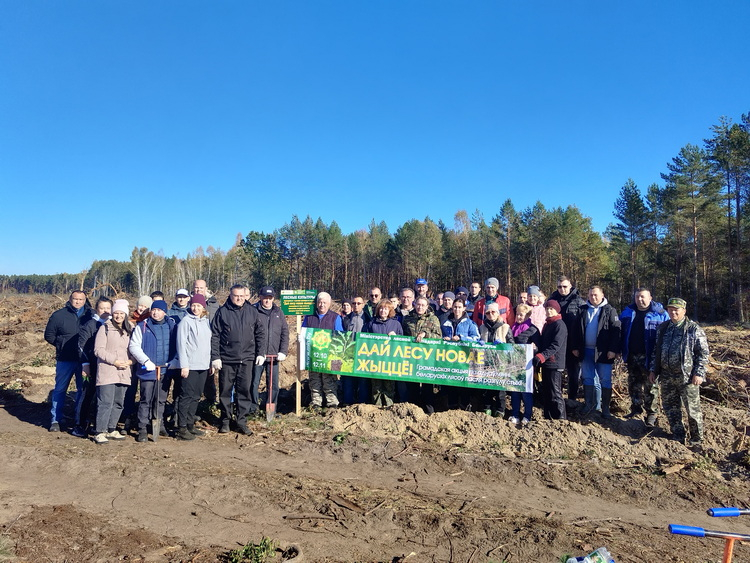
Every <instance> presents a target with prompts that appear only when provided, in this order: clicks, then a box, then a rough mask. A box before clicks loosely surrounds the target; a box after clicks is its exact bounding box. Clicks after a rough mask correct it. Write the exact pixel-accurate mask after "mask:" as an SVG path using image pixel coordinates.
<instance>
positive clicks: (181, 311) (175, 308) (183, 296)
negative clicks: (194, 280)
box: [167, 289, 190, 323]
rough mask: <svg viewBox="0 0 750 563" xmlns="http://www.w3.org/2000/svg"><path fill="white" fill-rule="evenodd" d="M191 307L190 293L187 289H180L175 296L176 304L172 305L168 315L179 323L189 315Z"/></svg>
mask: <svg viewBox="0 0 750 563" xmlns="http://www.w3.org/2000/svg"><path fill="white" fill-rule="evenodd" d="M189 305H190V292H189V291H188V290H187V289H178V290H177V293H175V296H174V303H172V306H171V307H170V308H169V311H167V314H168V315H169V316H170V317H173V318H174V320H175V321H176V322H178V323H179V322H180V321H181V320H182V319H183V318H184V317H185V315H187V314H188V306H189Z"/></svg>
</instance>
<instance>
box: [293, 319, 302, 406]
mask: <svg viewBox="0 0 750 563" xmlns="http://www.w3.org/2000/svg"><path fill="white" fill-rule="evenodd" d="M301 330H302V315H297V381H296V382H295V384H294V398H295V403H296V407H295V411H294V414H296V415H297V416H298V417H301V416H302V370H300V368H299V363H300V360H301V359H302V358H301V357H300V353H301V352H302V346H301V345H300V341H299V333H300V331H301Z"/></svg>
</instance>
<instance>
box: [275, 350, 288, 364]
mask: <svg viewBox="0 0 750 563" xmlns="http://www.w3.org/2000/svg"><path fill="white" fill-rule="evenodd" d="M276 359H277V360H278V361H280V362H283V361H284V360H286V354H284V352H279V353H278V355H277V356H276Z"/></svg>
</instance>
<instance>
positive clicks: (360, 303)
mask: <svg viewBox="0 0 750 563" xmlns="http://www.w3.org/2000/svg"><path fill="white" fill-rule="evenodd" d="M364 304H365V302H364V301H353V302H352V305H364Z"/></svg>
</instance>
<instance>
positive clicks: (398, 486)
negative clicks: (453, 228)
mask: <svg viewBox="0 0 750 563" xmlns="http://www.w3.org/2000/svg"><path fill="white" fill-rule="evenodd" d="M60 304H61V300H60V299H59V298H54V297H50V296H0V384H2V385H3V386H4V390H3V392H2V394H1V395H0V397H2V403H1V404H0V407H2V408H0V452H1V453H0V459H1V460H2V464H1V465H0V539H3V540H4V543H5V545H7V546H8V548H9V549H10V550H11V551H12V553H14V554H15V556H16V560H17V561H33V562H37V561H120V560H126V561H194V562H208V561H217V560H222V557H225V555H226V553H227V552H228V551H229V550H232V549H235V548H237V547H239V546H240V545H242V544H245V543H247V542H254V543H258V542H259V541H260V540H261V538H262V537H263V536H267V537H270V538H272V539H274V540H275V541H276V542H277V544H278V545H279V547H280V548H281V549H286V548H289V547H290V546H295V549H296V550H297V553H298V555H297V557H295V558H288V557H291V556H287V557H285V558H283V557H282V555H281V553H280V552H279V554H278V556H277V557H276V558H274V559H273V560H275V561H281V560H289V561H305V562H318V561H342V562H349V561H409V562H421V561H455V562H459V561H461V562H474V563H478V562H490V561H495V562H500V561H503V560H505V561H508V562H514V563H515V562H519V563H520V562H526V561H540V562H541V561H545V562H552V561H558V560H559V558H560V556H561V555H563V554H566V553H570V554H575V555H581V554H583V553H585V552H588V551H591V550H593V549H595V548H597V547H599V546H607V547H608V549H609V550H610V551H611V552H612V553H613V554H614V556H615V560H616V561H617V562H618V563H620V562H644V561H648V562H656V561H664V562H678V561H684V562H695V561H718V560H720V559H721V553H722V549H723V542H722V541H721V540H711V539H698V538H692V537H686V536H671V535H670V534H669V533H668V531H667V525H668V524H670V523H678V524H686V525H694V526H701V527H705V528H707V529H719V530H729V531H734V532H739V533H744V534H750V521H747V520H744V519H742V518H733V519H725V520H717V519H712V518H710V517H708V516H707V515H706V513H705V510H706V509H707V508H710V507H713V506H741V507H744V506H747V504H748V495H749V494H750V484H748V474H749V472H748V469H747V468H746V466H745V463H747V461H748V451H747V448H748V441H749V439H748V438H747V427H748V424H750V422H749V420H750V417H748V415H747V394H746V392H745V388H744V387H743V386H742V384H741V383H740V382H744V377H745V376H746V375H747V374H748V373H750V371H748V370H747V369H746V365H745V364H747V363H748V358H749V357H750V355H749V354H748V352H749V350H748V349H749V348H750V331H748V330H742V329H734V328H731V327H723V326H722V327H709V329H708V333H709V338H710V341H711V346H712V352H713V357H714V359H715V362H716V363H717V364H724V365H720V366H718V367H717V368H716V369H715V370H714V371H713V373H712V374H711V378H712V383H710V384H709V385H708V386H707V388H706V389H705V394H704V403H703V404H704V414H705V418H706V444H705V447H704V449H703V451H702V452H693V451H691V450H689V449H687V448H686V447H684V446H682V445H680V444H678V443H676V442H674V441H672V440H669V438H668V433H667V429H666V427H665V421H664V420H663V418H662V419H661V420H660V427H659V428H657V429H656V430H653V431H651V432H647V431H646V428H645V427H644V425H643V422H642V421H641V420H630V421H626V420H624V419H622V418H621V417H619V418H618V417H616V418H613V419H612V420H611V421H608V422H606V421H602V420H593V421H589V422H585V423H582V422H580V421H577V420H575V418H574V419H573V420H572V421H568V422H552V421H543V420H536V421H535V422H534V423H533V424H532V425H531V426H530V427H528V428H525V429H517V428H515V427H514V426H511V425H510V424H509V423H508V422H507V421H504V420H500V419H495V418H491V417H488V416H486V415H484V414H480V413H466V412H456V411H451V412H445V413H437V414H434V415H431V416H427V415H425V413H424V412H422V410H421V409H419V408H418V407H415V406H413V405H409V404H402V405H397V406H395V407H394V408H392V409H387V410H380V409H377V408H375V407H373V406H370V405H359V406H354V407H349V408H346V409H341V410H336V411H332V412H329V413H327V414H324V415H313V414H309V413H306V414H305V415H304V416H303V417H302V418H301V419H298V418H297V417H295V416H294V415H293V414H288V413H285V414H282V415H281V417H280V418H279V419H277V420H276V421H274V422H272V423H271V424H270V425H269V424H267V423H266V422H265V421H255V422H251V428H252V429H253V430H254V431H255V434H254V435H253V436H239V435H237V434H235V433H230V434H226V435H220V434H217V433H216V432H215V431H213V428H211V427H208V426H205V427H206V429H208V430H209V433H208V435H207V436H205V437H203V438H199V439H197V440H195V441H193V442H189V443H183V442H178V441H177V440H174V439H172V438H162V439H160V440H159V441H158V442H156V443H153V442H149V443H148V444H139V443H136V442H135V441H134V440H133V438H132V436H130V437H128V439H127V440H125V441H123V442H120V443H109V444H106V445H103V446H98V445H96V444H94V443H92V442H91V441H89V440H86V439H80V438H75V437H73V436H71V435H69V434H66V433H60V434H51V433H49V432H47V430H46V425H47V423H48V404H47V403H46V402H45V401H46V400H47V396H48V393H49V391H50V389H51V386H52V382H53V379H54V367H53V364H54V360H53V355H52V350H51V347H50V346H47V345H46V344H45V343H44V342H43V340H42V336H41V332H42V330H43V328H44V324H45V323H46V320H47V317H48V316H49V314H50V313H51V311H52V310H54V309H55V308H57V307H59V306H60ZM293 361H294V359H293V358H290V359H289V360H287V362H285V363H284V364H283V368H284V372H285V376H284V378H283V379H282V384H284V383H285V384H286V385H287V386H289V385H291V382H292V381H293V377H294V375H293V369H294V364H293ZM730 366H734V367H730ZM618 373H619V375H618V383H619V384H621V383H622V377H623V376H622V373H621V371H620V372H618ZM619 395H620V396H619V398H618V406H619V407H620V410H619V411H617V412H619V413H620V414H622V413H623V412H624V411H625V410H626V408H627V406H628V405H627V400H626V394H625V393H624V391H623V390H622V389H621V390H620V392H619ZM282 407H283V408H282V412H284V411H285V410H286V411H288V410H289V409H290V408H291V404H289V403H286V404H285V405H282ZM537 416H538V413H537ZM206 418H207V420H208V421H211V420H212V418H211V417H210V415H209V414H208V413H206ZM1 559H2V555H0V560H1ZM735 560H736V561H748V560H750V545H738V546H737V547H736V549H735Z"/></svg>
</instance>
